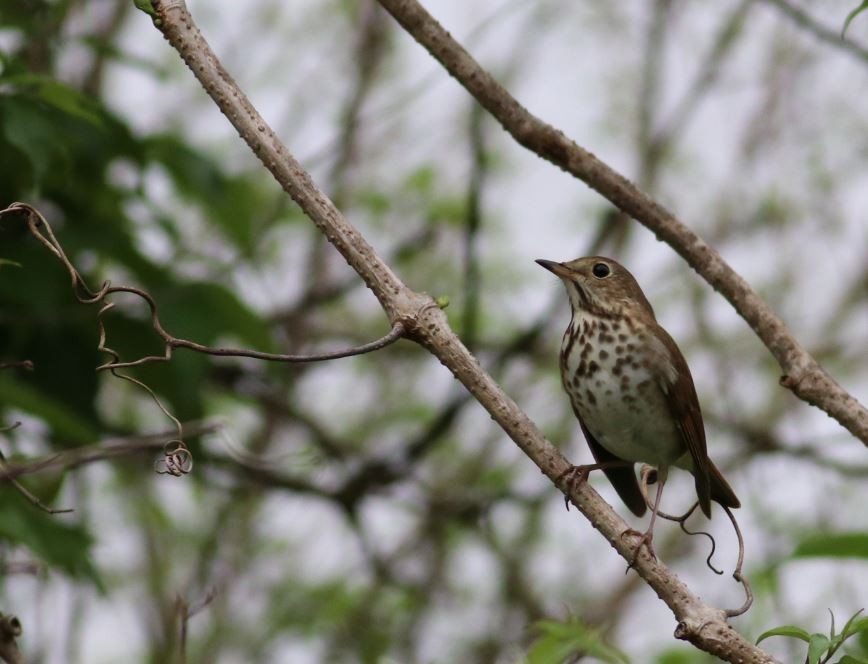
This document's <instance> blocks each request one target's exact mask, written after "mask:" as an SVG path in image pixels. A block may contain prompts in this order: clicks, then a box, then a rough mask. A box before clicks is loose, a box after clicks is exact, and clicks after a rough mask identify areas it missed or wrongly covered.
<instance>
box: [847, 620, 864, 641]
mask: <svg viewBox="0 0 868 664" xmlns="http://www.w3.org/2000/svg"><path fill="white" fill-rule="evenodd" d="M861 632H868V617H866V618H860V619H859V620H854V621H853V622H852V623H848V624H847V626H846V627H845V628H844V631H842V632H841V636H843V637H844V639H849V638H850V637H851V636H853V635H854V634H859V633H861Z"/></svg>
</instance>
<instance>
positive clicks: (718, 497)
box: [708, 459, 741, 509]
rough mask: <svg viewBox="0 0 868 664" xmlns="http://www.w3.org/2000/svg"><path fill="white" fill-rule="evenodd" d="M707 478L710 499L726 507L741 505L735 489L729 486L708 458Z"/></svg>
mask: <svg viewBox="0 0 868 664" xmlns="http://www.w3.org/2000/svg"><path fill="white" fill-rule="evenodd" d="M708 479H709V482H710V484H711V499H712V500H713V501H715V502H717V503H720V504H721V505H724V506H726V507H732V508H733V509H735V508H736V507H741V502H740V501H739V499H738V496H736V495H735V491H733V490H732V487H731V486H729V482H727V481H726V479H724V477H723V474H722V473H721V472H720V471H719V470H718V469H717V466H715V465H714V463H712V461H711V459H709V460H708Z"/></svg>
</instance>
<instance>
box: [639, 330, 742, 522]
mask: <svg viewBox="0 0 868 664" xmlns="http://www.w3.org/2000/svg"><path fill="white" fill-rule="evenodd" d="M655 332H656V333H657V338H658V339H660V341H661V342H662V343H663V345H664V346H665V347H666V350H667V351H669V352H668V353H667V358H668V359H669V360H670V361H671V363H672V369H673V371H672V372H671V373H670V375H667V372H666V371H663V372H661V374H660V380H661V388H662V389H663V394H664V395H665V397H666V404H667V405H668V406H669V412H670V413H671V414H672V418H673V419H674V420H675V426H676V428H677V429H678V433H679V434H680V435H681V440H682V441H684V446H685V447H686V448H687V451H688V452H690V457H691V458H692V459H693V477H694V479H695V480H696V495H697V496H698V497H699V506H700V507H701V508H702V511H703V512H704V513H705V516H707V517H711V480H710V478H709V466H710V465H711V460H710V459H709V458H708V450H707V448H706V443H705V426H704V425H703V423H702V411H701V410H700V408H699V399H698V398H697V396H696V387H694V385H693V377H692V376H691V375H690V369H689V368H688V366H687V361H686V360H685V359H684V356H683V355H682V354H681V351H680V350H679V349H678V346H677V345H676V344H675V341H673V339H672V337H670V336H669V334H668V333H667V332H666V330H664V329H663V328H662V327H660V326H659V325H658V326H656V330H655ZM670 378H671V380H670ZM727 488H728V487H727ZM730 492H732V490H731V489H730ZM733 495H734V494H733ZM736 502H737V500H736Z"/></svg>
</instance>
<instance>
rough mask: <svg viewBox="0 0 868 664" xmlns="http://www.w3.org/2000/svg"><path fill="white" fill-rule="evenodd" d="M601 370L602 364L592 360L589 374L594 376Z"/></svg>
mask: <svg viewBox="0 0 868 664" xmlns="http://www.w3.org/2000/svg"><path fill="white" fill-rule="evenodd" d="M599 370H600V365H599V364H597V363H596V362H594V360H591V363H590V364H589V365H588V376H593V375H594V374H595V373H597V372H598V371H599Z"/></svg>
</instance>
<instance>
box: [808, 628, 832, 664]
mask: <svg viewBox="0 0 868 664" xmlns="http://www.w3.org/2000/svg"><path fill="white" fill-rule="evenodd" d="M830 645H831V642H830V641H829V637H828V636H826V635H825V634H811V639H810V641H809V642H808V664H817V663H818V662H819V661H820V657H822V656H823V654H824V653H825V652H826V651H827V650H828V649H829V646H830Z"/></svg>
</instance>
